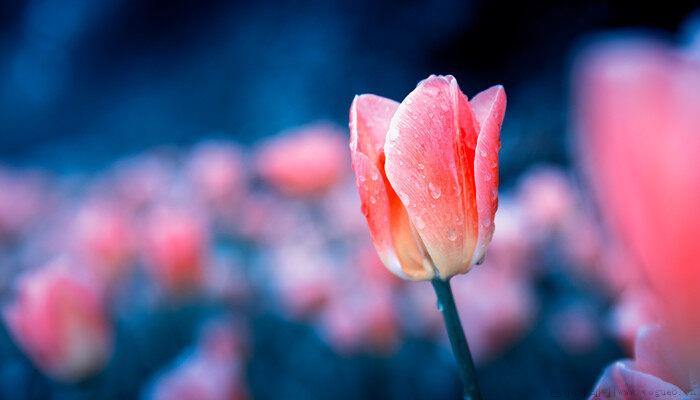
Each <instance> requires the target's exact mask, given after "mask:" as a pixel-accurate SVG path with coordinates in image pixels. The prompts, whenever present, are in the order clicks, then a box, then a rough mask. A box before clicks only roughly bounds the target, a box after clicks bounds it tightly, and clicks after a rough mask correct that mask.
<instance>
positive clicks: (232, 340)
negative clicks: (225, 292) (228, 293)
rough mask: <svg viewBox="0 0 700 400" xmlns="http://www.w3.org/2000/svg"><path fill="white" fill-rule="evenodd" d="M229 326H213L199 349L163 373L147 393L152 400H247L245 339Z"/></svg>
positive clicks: (205, 329) (202, 338)
mask: <svg viewBox="0 0 700 400" xmlns="http://www.w3.org/2000/svg"><path fill="white" fill-rule="evenodd" d="M241 335H242V333H241V332H240V331H236V330H235V329H234V327H233V326H231V325H230V324H227V323H221V322H216V323H210V324H209V325H208V326H206V327H205V328H204V330H203V332H202V334H201V337H200V339H199V342H198V344H197V346H196V347H195V348H193V349H191V350H190V351H188V352H186V353H184V354H183V355H182V356H181V357H180V358H179V359H178V360H177V361H176V362H175V363H174V365H173V366H172V367H170V368H169V369H167V370H165V371H164V372H162V373H161V374H160V375H159V376H158V377H156V379H155V380H154V382H153V384H152V385H151V387H150V389H149V390H148V391H147V393H146V396H145V397H146V398H147V399H150V400H245V399H247V398H248V397H249V396H248V393H247V389H246V387H245V379H244V376H243V372H244V371H243V367H244V356H245V354H244V353H245V350H244V342H245V340H244V338H242V337H241Z"/></svg>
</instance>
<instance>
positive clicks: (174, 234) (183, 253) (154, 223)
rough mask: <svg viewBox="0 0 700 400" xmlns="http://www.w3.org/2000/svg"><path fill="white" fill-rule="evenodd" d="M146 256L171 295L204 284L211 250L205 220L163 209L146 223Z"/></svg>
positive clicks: (188, 212) (176, 209)
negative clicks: (205, 269)
mask: <svg viewBox="0 0 700 400" xmlns="http://www.w3.org/2000/svg"><path fill="white" fill-rule="evenodd" d="M145 235H146V237H145V240H144V243H143V252H144V257H145V259H146V260H145V261H146V264H147V267H148V269H149V271H150V272H151V274H152V275H153V277H154V278H155V280H156V281H157V283H158V284H160V285H161V287H163V288H164V289H166V290H167V291H168V292H171V293H178V292H188V291H190V290H192V289H195V288H198V287H199V285H200V284H201V283H202V279H203V277H204V275H203V272H204V271H203V267H204V263H205V261H206V255H207V254H206V252H207V249H208V247H207V246H208V232H207V226H206V221H205V219H204V218H203V217H202V216H200V215H199V214H197V213H196V212H194V211H191V210H187V209H184V208H181V207H170V206H160V207H158V208H156V209H155V210H153V211H152V212H151V213H150V215H149V216H148V218H147V220H146V226H145Z"/></svg>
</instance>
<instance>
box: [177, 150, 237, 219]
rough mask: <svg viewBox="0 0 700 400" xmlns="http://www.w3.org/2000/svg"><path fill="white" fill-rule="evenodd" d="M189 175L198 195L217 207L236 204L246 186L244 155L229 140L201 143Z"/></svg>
mask: <svg viewBox="0 0 700 400" xmlns="http://www.w3.org/2000/svg"><path fill="white" fill-rule="evenodd" d="M188 174H189V177H190V179H191V180H192V182H193V183H194V189H195V191H196V195H198V196H200V197H202V199H203V200H204V201H205V203H206V204H208V205H210V206H211V207H214V208H216V209H226V208H227V207H232V206H234V205H235V204H236V203H237V202H238V200H239V199H240V197H241V194H242V191H243V188H244V177H245V175H244V165H243V157H242V155H241V153H240V151H239V150H238V148H236V147H235V146H233V145H231V144H228V143H225V142H213V141H211V142H204V143H200V144H199V145H197V146H196V147H195V148H194V150H193V152H192V155H191V159H190V161H189V164H188Z"/></svg>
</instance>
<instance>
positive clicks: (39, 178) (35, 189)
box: [0, 166, 49, 242]
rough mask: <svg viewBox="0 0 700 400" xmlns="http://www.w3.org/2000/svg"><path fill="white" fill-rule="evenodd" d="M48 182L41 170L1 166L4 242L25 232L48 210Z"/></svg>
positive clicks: (0, 208) (0, 237)
mask: <svg viewBox="0 0 700 400" xmlns="http://www.w3.org/2000/svg"><path fill="white" fill-rule="evenodd" d="M45 185H46V182H45V177H44V176H43V175H41V174H40V173H36V172H26V171H15V170H10V169H5V168H4V167H1V166H0V242H2V241H3V239H4V238H7V237H15V236H17V235H19V234H20V233H22V232H25V231H26V230H27V229H28V228H30V225H31V223H32V222H35V221H37V219H38V218H39V217H40V216H41V215H42V213H43V212H44V211H45V210H46V208H47V203H48V201H47V200H49V195H48V193H47V191H46V188H45Z"/></svg>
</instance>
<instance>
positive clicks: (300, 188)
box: [256, 123, 348, 197]
mask: <svg viewBox="0 0 700 400" xmlns="http://www.w3.org/2000/svg"><path fill="white" fill-rule="evenodd" d="M347 165H348V161H347V152H346V148H345V139H344V135H343V134H342V133H341V132H340V131H339V130H338V129H336V128H335V127H333V126H332V125H327V124H320V123H319V124H313V125H307V126H303V127H300V128H296V129H294V130H290V131H286V132H283V133H281V134H280V135H279V136H277V137H275V138H273V139H270V140H268V141H267V142H265V143H264V144H263V146H262V148H261V149H260V151H259V153H258V155H257V160H256V167H257V170H258V173H259V174H260V176H261V177H262V178H263V179H264V180H265V182H267V183H268V184H269V185H271V186H272V187H274V188H275V189H277V190H279V191H280V192H282V193H284V194H286V195H289V196H298V197H306V196H314V195H318V194H321V193H324V192H326V191H327V190H328V189H329V188H331V187H333V185H335V184H336V183H337V182H338V181H339V180H340V179H341V178H342V176H343V174H344V172H345V171H346V168H347Z"/></svg>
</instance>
